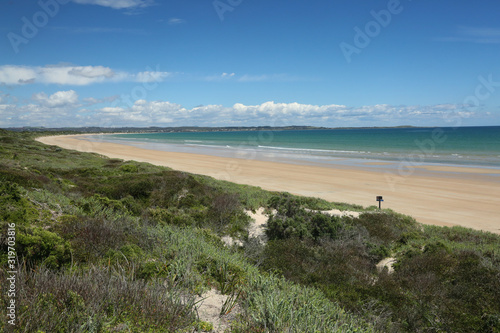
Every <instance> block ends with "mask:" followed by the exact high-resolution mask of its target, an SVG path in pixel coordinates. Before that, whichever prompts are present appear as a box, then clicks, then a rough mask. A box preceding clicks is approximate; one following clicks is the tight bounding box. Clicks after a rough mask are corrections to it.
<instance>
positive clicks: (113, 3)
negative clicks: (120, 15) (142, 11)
mask: <svg viewBox="0 0 500 333" xmlns="http://www.w3.org/2000/svg"><path fill="white" fill-rule="evenodd" d="M73 2H74V3H78V4H82V5H98V6H103V7H110V8H113V9H133V8H143V7H148V6H151V5H152V4H153V1H151V0H73Z"/></svg>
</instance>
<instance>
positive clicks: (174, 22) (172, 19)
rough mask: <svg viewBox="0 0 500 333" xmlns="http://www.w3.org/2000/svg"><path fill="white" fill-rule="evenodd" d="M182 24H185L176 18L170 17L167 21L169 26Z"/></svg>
mask: <svg viewBox="0 0 500 333" xmlns="http://www.w3.org/2000/svg"><path fill="white" fill-rule="evenodd" d="M183 23H186V21H185V20H183V19H180V18H177V17H172V18H170V19H168V24H169V25H179V24H183Z"/></svg>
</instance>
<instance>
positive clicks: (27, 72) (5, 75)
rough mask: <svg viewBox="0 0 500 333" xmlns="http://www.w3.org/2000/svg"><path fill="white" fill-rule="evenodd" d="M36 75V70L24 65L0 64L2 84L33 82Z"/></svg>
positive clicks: (0, 80)
mask: <svg viewBox="0 0 500 333" xmlns="http://www.w3.org/2000/svg"><path fill="white" fill-rule="evenodd" d="M36 76H37V73H36V70H35V69H34V68H31V67H26V66H11V65H4V66H0V83H4V84H26V83H32V82H34V80H35V78H36Z"/></svg>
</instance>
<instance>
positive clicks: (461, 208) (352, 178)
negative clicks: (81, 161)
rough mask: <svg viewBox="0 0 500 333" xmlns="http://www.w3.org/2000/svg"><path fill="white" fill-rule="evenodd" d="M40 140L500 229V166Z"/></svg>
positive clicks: (424, 218) (436, 220)
mask: <svg viewBox="0 0 500 333" xmlns="http://www.w3.org/2000/svg"><path fill="white" fill-rule="evenodd" d="M39 141H41V142H43V143H46V144H50V145H57V146H60V147H63V148H67V149H76V150H80V151H87V152H96V153H99V154H102V155H105V156H108V157H112V158H121V159H124V160H135V161H140V162H149V163H152V164H156V165H162V166H168V167H171V168H173V169H175V170H181V171H186V172H190V173H195V174H203V175H209V176H212V177H215V178H217V179H223V180H228V181H232V182H235V183H240V184H249V185H255V186H260V187H262V188H264V189H267V190H277V191H288V192H291V193H294V194H299V195H306V196H315V197H320V198H324V199H326V200H329V201H336V202H347V203H356V204H360V205H363V206H371V205H376V204H377V202H376V201H375V196H377V195H383V196H384V200H385V201H384V202H383V207H384V208H391V209H393V210H395V211H397V212H400V213H404V214H408V215H411V216H413V217H415V218H416V219H417V220H418V221H419V222H422V223H427V224H435V225H447V226H451V225H461V226H465V227H470V228H474V229H478V230H485V231H490V232H494V233H499V234H500V170H499V169H496V170H485V169H482V168H471V167H467V168H460V167H451V168H447V167H438V168H437V169H436V168H435V167H430V166H428V167H426V166H421V167H414V168H404V169H402V171H403V173H401V175H400V174H399V173H398V171H397V169H390V168H387V169H385V168H383V165H382V168H380V167H378V168H374V167H369V166H367V167H366V168H360V167H351V166H346V165H331V166H330V165H328V166H323V165H321V166H319V165H318V166H311V165H297V164H285V163H279V162H265V161H258V160H243V159H235V158H224V157H216V156H207V155H198V154H187V153H171V152H164V151H155V150H148V149H142V148H137V147H132V146H126V145H122V144H115V143H105V142H91V141H86V140H82V139H81V138H80V139H78V138H75V137H74V136H51V137H44V138H40V139H39Z"/></svg>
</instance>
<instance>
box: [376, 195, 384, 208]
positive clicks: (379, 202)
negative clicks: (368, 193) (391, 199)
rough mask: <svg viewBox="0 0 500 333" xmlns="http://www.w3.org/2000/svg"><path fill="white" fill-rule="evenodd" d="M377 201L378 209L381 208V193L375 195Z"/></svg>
mask: <svg viewBox="0 0 500 333" xmlns="http://www.w3.org/2000/svg"><path fill="white" fill-rule="evenodd" d="M377 201H378V209H379V210H380V209H382V207H381V206H382V201H384V199H383V198H382V196H381V195H378V196H377Z"/></svg>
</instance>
